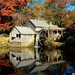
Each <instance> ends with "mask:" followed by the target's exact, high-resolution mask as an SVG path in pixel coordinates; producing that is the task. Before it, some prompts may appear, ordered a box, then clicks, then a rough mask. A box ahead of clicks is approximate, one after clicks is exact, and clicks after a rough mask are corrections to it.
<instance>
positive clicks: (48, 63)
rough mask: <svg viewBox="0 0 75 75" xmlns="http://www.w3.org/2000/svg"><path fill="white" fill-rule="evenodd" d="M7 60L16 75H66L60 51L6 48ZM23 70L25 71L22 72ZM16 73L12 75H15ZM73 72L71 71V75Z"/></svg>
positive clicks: (62, 54)
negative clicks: (12, 66)
mask: <svg viewBox="0 0 75 75" xmlns="http://www.w3.org/2000/svg"><path fill="white" fill-rule="evenodd" d="M3 50H6V52H9V59H10V61H11V62H12V63H13V65H14V66H15V71H16V72H17V73H18V70H20V71H21V72H20V73H19V74H18V75H66V72H67V70H66V68H67V64H66V62H65V56H64V52H63V51H61V50H59V49H58V50H49V49H48V50H46V49H44V48H7V49H1V51H3ZM69 66H70V64H69ZM24 68H25V70H24ZM16 72H15V74H14V75H16ZM73 72H74V71H73V70H72V72H71V73H73Z"/></svg>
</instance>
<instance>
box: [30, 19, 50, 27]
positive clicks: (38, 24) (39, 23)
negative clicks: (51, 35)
mask: <svg viewBox="0 0 75 75" xmlns="http://www.w3.org/2000/svg"><path fill="white" fill-rule="evenodd" d="M29 21H30V22H31V23H33V24H34V26H35V27H49V25H48V24H47V23H46V22H45V21H42V20H33V19H29Z"/></svg>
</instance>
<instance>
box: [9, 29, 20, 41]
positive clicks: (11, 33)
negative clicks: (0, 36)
mask: <svg viewBox="0 0 75 75" xmlns="http://www.w3.org/2000/svg"><path fill="white" fill-rule="evenodd" d="M16 34H20V33H19V32H18V31H17V30H16V28H14V29H13V30H12V31H11V32H10V42H18V40H20V38H17V37H16ZM13 38H14V39H13Z"/></svg>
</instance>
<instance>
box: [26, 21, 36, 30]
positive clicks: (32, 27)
mask: <svg viewBox="0 0 75 75" xmlns="http://www.w3.org/2000/svg"><path fill="white" fill-rule="evenodd" d="M25 26H27V27H30V28H31V29H32V30H34V31H36V29H35V27H34V26H33V24H31V23H30V22H29V21H28V22H27V23H26V24H25Z"/></svg>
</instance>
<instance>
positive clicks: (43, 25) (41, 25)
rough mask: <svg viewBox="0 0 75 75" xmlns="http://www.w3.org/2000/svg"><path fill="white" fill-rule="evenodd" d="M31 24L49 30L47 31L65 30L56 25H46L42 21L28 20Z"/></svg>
mask: <svg viewBox="0 0 75 75" xmlns="http://www.w3.org/2000/svg"><path fill="white" fill-rule="evenodd" d="M29 21H30V22H31V23H33V24H34V25H35V26H36V27H43V28H49V29H62V30H63V29H65V28H60V27H58V26H57V25H53V24H52V25H48V24H47V23H46V22H45V21H42V20H33V19H29Z"/></svg>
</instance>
